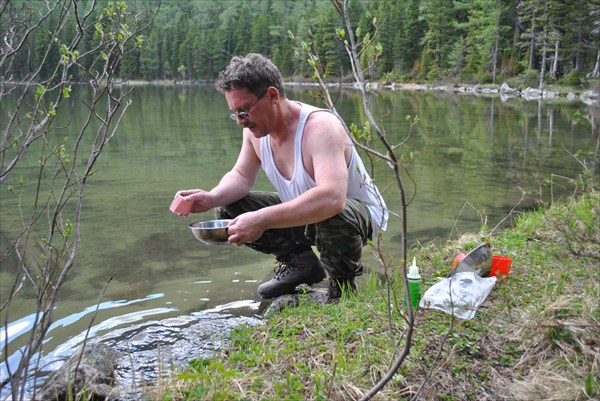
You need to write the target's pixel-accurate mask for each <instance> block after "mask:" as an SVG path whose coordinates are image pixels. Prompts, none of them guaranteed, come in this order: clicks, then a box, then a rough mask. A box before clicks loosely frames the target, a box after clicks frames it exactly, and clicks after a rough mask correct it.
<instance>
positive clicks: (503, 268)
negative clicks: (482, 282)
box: [490, 256, 512, 280]
mask: <svg viewBox="0 0 600 401" xmlns="http://www.w3.org/2000/svg"><path fill="white" fill-rule="evenodd" d="M511 266H512V259H511V258H509V257H508V256H492V268H491V270H490V277H494V276H495V277H498V278H499V279H503V280H508V273H509V272H510V268H511Z"/></svg>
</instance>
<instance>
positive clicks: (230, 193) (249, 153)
mask: <svg viewBox="0 0 600 401" xmlns="http://www.w3.org/2000/svg"><path fill="white" fill-rule="evenodd" d="M250 136H251V134H248V133H246V132H244V139H243V142H242V147H241V149H240V153H239V155H238V158H237V161H236V163H235V164H234V166H233V167H232V169H231V170H230V171H229V172H227V173H226V174H225V175H224V176H223V177H222V178H221V180H220V181H219V184H217V186H215V187H214V188H213V189H211V190H210V191H204V190H202V189H191V190H185V191H179V192H178V194H179V195H181V196H184V197H185V198H186V199H188V200H192V201H194V205H193V206H192V212H193V213H201V212H206V211H208V210H210V209H212V208H214V207H217V206H224V205H228V204H230V203H233V202H235V201H237V200H239V199H241V198H243V197H244V196H246V195H247V194H248V192H250V189H251V188H252V186H253V185H254V183H255V182H256V177H257V176H258V172H259V170H260V160H259V158H258V156H257V154H256V151H255V149H254V147H253V146H252V143H251V141H250Z"/></svg>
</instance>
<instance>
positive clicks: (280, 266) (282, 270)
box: [273, 261, 304, 279]
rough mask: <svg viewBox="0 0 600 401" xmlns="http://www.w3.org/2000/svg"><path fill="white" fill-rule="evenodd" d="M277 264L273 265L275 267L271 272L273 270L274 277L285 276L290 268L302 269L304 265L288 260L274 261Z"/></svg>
mask: <svg viewBox="0 0 600 401" xmlns="http://www.w3.org/2000/svg"><path fill="white" fill-rule="evenodd" d="M276 263H277V266H275V268H274V269H273V272H275V277H274V278H277V279H279V278H282V277H283V276H285V275H286V274H288V273H289V272H290V270H292V269H300V270H304V265H303V264H301V265H293V264H291V263H289V262H279V261H278V262H276Z"/></svg>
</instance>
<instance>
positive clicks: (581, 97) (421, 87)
mask: <svg viewBox="0 0 600 401" xmlns="http://www.w3.org/2000/svg"><path fill="white" fill-rule="evenodd" d="M213 82H214V81H211V80H196V81H183V80H182V81H177V80H157V81H143V80H129V81H115V82H114V85H116V86H146V85H148V86H149V85H154V86H195V85H212V83H213ZM71 84H72V85H85V84H87V82H81V81H76V82H71ZM283 84H284V86H298V87H319V84H317V83H315V82H301V81H284V82H283ZM5 85H6V86H35V85H39V82H30V83H23V82H6V81H0V87H1V86H5ZM327 86H328V87H329V88H336V87H341V88H343V89H353V90H359V89H360V88H359V86H358V84H357V83H354V82H353V83H327ZM563 88H564V87H563ZM366 89H367V90H370V91H373V92H379V91H391V92H396V91H414V92H446V93H455V94H470V95H475V96H499V97H500V99H501V100H502V101H503V102H504V101H506V100H509V99H511V98H522V99H524V100H567V101H581V102H582V103H584V104H586V105H588V106H599V105H600V89H588V90H575V89H573V88H571V89H569V91H568V92H566V93H565V92H564V91H557V90H552V85H548V87H547V88H545V89H543V90H540V89H537V88H532V87H526V88H523V89H516V88H511V87H510V86H509V85H508V84H506V83H502V84H501V85H480V84H476V85H468V84H442V83H440V84H420V83H400V82H392V83H386V84H383V83H381V82H369V83H367V85H366Z"/></svg>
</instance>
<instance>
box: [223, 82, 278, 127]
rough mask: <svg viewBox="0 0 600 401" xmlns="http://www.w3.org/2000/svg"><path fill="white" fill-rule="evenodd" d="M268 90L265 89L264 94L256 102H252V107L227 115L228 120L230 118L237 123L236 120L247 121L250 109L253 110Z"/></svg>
mask: <svg viewBox="0 0 600 401" xmlns="http://www.w3.org/2000/svg"><path fill="white" fill-rule="evenodd" d="M268 89H269V88H267V89H265V90H264V92H263V93H262V94H261V95H260V96H259V97H258V98H257V99H256V102H254V103H253V104H252V106H250V107H248V110H246V111H234V112H233V113H231V114H230V115H229V118H231V119H232V120H233V121H237V120H238V119H240V120H247V119H249V118H250V112H251V111H252V109H253V108H254V106H256V103H258V102H259V101H260V99H262V97H263V96H264V95H265V93H267V90H268Z"/></svg>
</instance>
